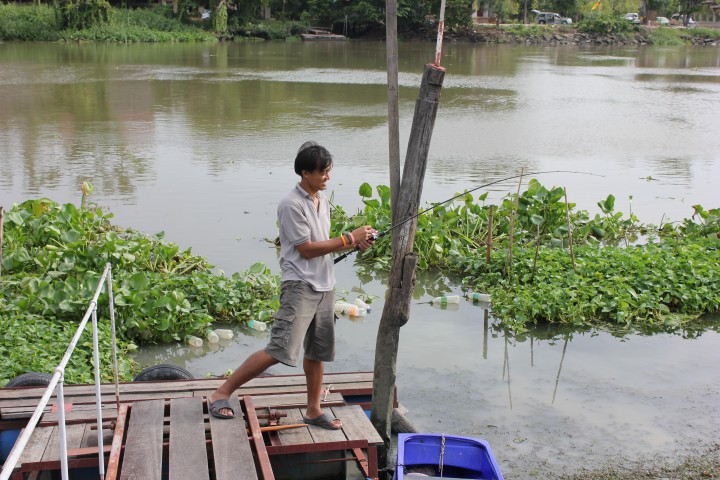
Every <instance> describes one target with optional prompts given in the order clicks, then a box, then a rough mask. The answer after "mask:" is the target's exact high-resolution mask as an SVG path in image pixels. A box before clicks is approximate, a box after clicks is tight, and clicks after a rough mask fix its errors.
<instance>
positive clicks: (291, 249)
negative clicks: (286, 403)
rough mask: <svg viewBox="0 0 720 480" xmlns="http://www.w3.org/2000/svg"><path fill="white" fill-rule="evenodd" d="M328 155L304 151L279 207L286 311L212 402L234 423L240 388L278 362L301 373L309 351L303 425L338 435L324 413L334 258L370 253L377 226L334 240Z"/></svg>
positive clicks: (311, 145) (318, 149) (313, 147)
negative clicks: (296, 179)
mask: <svg viewBox="0 0 720 480" xmlns="http://www.w3.org/2000/svg"><path fill="white" fill-rule="evenodd" d="M332 164H333V161H332V156H331V155H330V152H329V151H328V150H327V149H326V148H324V147H322V146H320V145H318V144H317V143H315V142H307V143H305V144H303V145H302V146H301V147H300V150H298V153H297V156H296V157H295V173H297V174H298V175H299V176H300V183H298V184H297V185H296V186H295V188H293V189H292V190H291V191H290V193H289V194H288V195H286V196H285V198H283V199H282V200H281V201H280V204H279V205H278V209H277V215H278V221H279V223H280V269H281V270H282V284H281V287H280V309H279V310H278V312H277V314H276V315H275V322H274V323H273V326H272V330H271V333H270V341H269V342H268V345H267V347H265V349H263V350H259V351H257V352H255V353H253V354H252V355H250V356H249V357H248V358H247V359H246V360H245V362H243V364H242V365H240V366H239V367H238V368H237V370H235V371H234V372H233V373H232V375H230V377H229V378H228V379H227V380H226V381H225V383H223V384H222V385H221V386H220V387H219V388H218V389H217V390H215V392H213V393H212V395H210V397H208V409H209V411H210V413H211V414H212V415H214V416H216V417H219V418H233V417H234V416H235V412H234V411H233V410H232V408H230V404H229V403H228V399H229V398H230V396H231V395H232V394H233V393H234V392H235V390H237V389H238V388H239V387H240V386H242V385H243V384H245V383H247V382H248V381H250V380H252V379H253V378H255V377H257V376H258V375H259V374H260V373H262V372H263V371H265V370H266V369H267V368H269V367H271V366H272V365H275V364H276V363H278V362H281V363H284V364H286V365H290V366H293V367H294V366H297V361H298V355H299V353H300V348H301V347H303V348H304V350H305V355H304V358H303V370H304V371H305V378H306V382H307V396H308V399H307V410H306V412H305V415H304V416H303V420H304V421H305V423H307V424H309V425H317V426H319V427H323V428H327V429H332V430H337V429H339V428H341V427H342V422H341V421H340V420H339V419H338V418H333V417H332V416H331V415H329V414H327V413H324V412H323V411H322V409H321V408H320V397H321V395H322V383H323V372H324V366H323V365H324V363H323V362H331V361H333V360H334V359H335V311H334V310H335V309H334V306H335V294H334V290H333V289H334V286H335V267H334V264H333V258H332V255H331V254H332V253H334V252H338V251H341V250H345V249H348V248H355V247H358V248H360V249H361V250H365V249H367V248H369V247H370V246H372V244H373V242H374V240H373V238H374V237H373V235H374V233H376V232H375V231H374V230H373V229H372V227H370V226H369V225H366V226H364V227H359V228H356V229H355V230H353V231H352V232H350V233H346V234H344V235H342V236H341V237H337V238H330V204H329V202H328V199H327V197H326V196H325V195H324V194H323V190H325V189H326V188H327V182H328V181H329V180H330V169H331V168H332Z"/></svg>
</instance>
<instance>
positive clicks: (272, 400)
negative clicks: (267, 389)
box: [195, 390, 345, 413]
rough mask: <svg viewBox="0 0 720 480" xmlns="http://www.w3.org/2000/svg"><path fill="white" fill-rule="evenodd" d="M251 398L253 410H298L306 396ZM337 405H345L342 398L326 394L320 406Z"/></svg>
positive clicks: (286, 395) (338, 395)
mask: <svg viewBox="0 0 720 480" xmlns="http://www.w3.org/2000/svg"><path fill="white" fill-rule="evenodd" d="M200 393H201V392H197V391H196V392H195V396H209V395H210V394H211V393H212V391H209V390H208V391H205V392H204V393H205V395H200ZM252 398H253V405H254V406H255V410H258V409H263V408H265V409H267V408H293V407H297V408H300V407H304V406H305V405H306V404H307V394H305V393H293V394H284V395H253V396H252ZM339 404H342V405H344V404H345V400H344V399H343V396H342V395H341V394H339V393H330V394H328V396H327V399H326V401H324V402H322V405H339ZM261 413H262V412H261Z"/></svg>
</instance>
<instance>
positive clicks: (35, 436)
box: [17, 427, 53, 466]
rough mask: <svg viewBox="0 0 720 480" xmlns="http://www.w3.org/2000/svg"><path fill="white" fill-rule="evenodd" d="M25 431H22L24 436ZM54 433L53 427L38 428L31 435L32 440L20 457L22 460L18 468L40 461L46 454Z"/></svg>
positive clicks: (19, 461)
mask: <svg viewBox="0 0 720 480" xmlns="http://www.w3.org/2000/svg"><path fill="white" fill-rule="evenodd" d="M24 431H25V429H22V430H21V431H20V435H22V434H23V432H24ZM52 431H53V427H36V428H35V430H33V433H32V435H30V440H28V443H27V445H25V449H24V450H23V452H22V454H21V455H20V459H19V460H18V463H17V464H18V466H20V465H22V464H23V463H31V462H39V461H40V459H41V458H42V456H43V454H44V453H45V449H46V448H47V444H48V441H49V440H50V435H51V434H52Z"/></svg>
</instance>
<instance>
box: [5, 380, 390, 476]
mask: <svg viewBox="0 0 720 480" xmlns="http://www.w3.org/2000/svg"><path fill="white" fill-rule="evenodd" d="M324 380H325V383H324V385H325V386H327V387H329V388H328V389H327V390H326V393H325V395H324V399H323V409H325V410H326V411H329V412H331V413H332V414H334V415H335V416H337V417H338V418H340V419H341V420H342V422H343V428H342V429H341V430H326V429H322V428H320V427H316V426H307V425H304V424H303V422H302V412H304V406H305V402H306V385H305V377H304V375H281V376H269V377H260V378H256V379H254V380H252V381H251V382H248V383H247V384H246V385H244V386H243V387H242V388H240V389H239V390H238V391H237V392H236V394H237V395H236V396H235V397H233V398H232V399H231V403H232V404H233V407H234V410H235V414H236V417H235V418H234V419H232V420H224V419H218V418H215V417H213V416H212V415H208V410H207V396H208V395H210V393H212V392H213V391H214V390H215V388H217V386H218V385H219V384H220V383H221V382H222V381H223V380H222V379H193V380H168V381H160V382H133V383H122V384H120V408H119V409H118V408H117V405H118V404H117V402H116V397H115V386H114V385H112V384H105V385H103V386H102V388H101V392H102V412H103V441H104V443H105V447H104V450H105V458H106V466H107V468H106V478H107V479H108V480H117V479H120V480H126V479H127V480H130V479H141V478H142V479H147V480H153V479H157V480H160V479H161V478H169V479H198V480H213V479H214V480H223V479H230V478H235V479H236V478H243V479H260V480H270V479H275V478H277V479H283V478H287V479H291V478H307V479H310V478H316V477H311V476H306V474H301V475H302V476H300V477H298V476H296V475H298V472H303V468H311V469H312V470H309V471H313V472H315V471H327V472H330V473H328V475H332V472H333V468H332V467H337V466H341V467H343V469H344V465H345V462H349V461H353V462H354V463H355V464H356V465H357V466H358V468H359V470H360V472H361V473H362V475H364V476H365V477H367V478H377V456H376V447H377V446H378V445H380V444H382V439H381V438H380V436H379V435H378V434H377V432H376V431H375V429H374V428H373V426H372V424H371V423H370V421H369V420H368V418H367V415H366V414H365V412H364V410H363V408H367V407H368V406H369V398H370V396H371V395H372V373H370V372H350V373H329V374H326V375H325V378H324ZM43 391H44V389H43V388H39V387H20V388H4V389H0V429H2V430H10V429H20V428H22V427H23V426H24V422H25V421H26V420H27V418H29V417H30V415H31V414H32V411H33V410H34V408H35V406H36V405H37V402H38V400H39V399H40V397H41V396H42V393H43ZM94 399H95V387H94V386H92V385H66V386H65V406H64V410H65V412H66V413H65V415H66V423H67V444H68V457H69V462H68V464H69V468H70V469H77V468H88V467H93V466H94V467H95V468H97V465H98V451H97V431H96V429H95V422H96V420H95V414H96V410H95V409H96V407H95V403H94V402H95V400H94ZM53 400H54V397H53ZM58 408H59V406H58V405H57V404H56V403H53V401H52V400H51V403H50V405H48V408H47V409H46V411H45V413H44V414H43V416H42V418H41V420H40V422H39V423H38V427H37V428H36V429H35V431H34V432H33V435H32V437H31V438H30V442H29V443H28V445H27V447H26V448H25V451H24V452H23V455H22V456H21V458H20V462H19V463H18V465H17V467H16V469H15V473H14V476H13V479H14V480H19V479H36V478H41V479H42V478H44V476H45V475H47V472H48V471H51V470H57V469H59V467H60V461H59V456H58V452H59V447H58V445H57V431H58V427H57V421H58V413H57V410H58ZM318 466H319V467H318ZM328 466H330V468H328ZM343 471H344V470H343ZM294 475H295V476H294ZM323 478H332V477H331V476H326V477H323ZM342 478H344V476H343V477H342Z"/></svg>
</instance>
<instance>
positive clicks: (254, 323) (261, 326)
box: [248, 320, 267, 332]
mask: <svg viewBox="0 0 720 480" xmlns="http://www.w3.org/2000/svg"><path fill="white" fill-rule="evenodd" d="M248 327H250V328H252V329H254V330H257V331H258V332H264V331H265V330H267V324H266V323H263V322H261V321H259V320H250V321H249V322H248Z"/></svg>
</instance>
